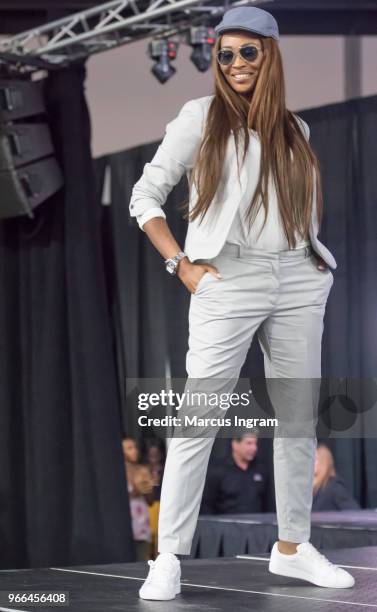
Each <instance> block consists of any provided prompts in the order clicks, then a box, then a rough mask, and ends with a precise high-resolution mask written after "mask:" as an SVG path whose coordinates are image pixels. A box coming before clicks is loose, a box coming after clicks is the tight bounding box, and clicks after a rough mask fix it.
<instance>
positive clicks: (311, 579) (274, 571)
mask: <svg viewBox="0 0 377 612" xmlns="http://www.w3.org/2000/svg"><path fill="white" fill-rule="evenodd" d="M268 570H269V571H270V572H271V574H276V575H278V576H285V577H287V578H297V579H298V580H306V581H307V582H311V583H312V584H315V585H316V586H319V587H324V588H328V589H349V588H351V587H353V584H350V585H348V586H339V585H338V586H335V585H333V584H323V583H320V582H319V581H318V580H316V579H315V578H314V577H313V576H308V575H307V574H306V573H304V572H300V570H296V571H295V573H294V574H293V573H290V572H289V571H284V570H280V569H279V570H278V569H277V568H276V566H275V564H274V563H270V564H269V566H268Z"/></svg>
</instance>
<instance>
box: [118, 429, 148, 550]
mask: <svg viewBox="0 0 377 612" xmlns="http://www.w3.org/2000/svg"><path fill="white" fill-rule="evenodd" d="M122 446H123V454H124V460H125V468H126V477H127V486H128V495H129V499H130V511H131V523H132V532H133V538H134V542H135V548H136V560H137V561H147V560H148V559H150V547H151V541H152V532H151V527H150V519H149V505H150V504H152V503H153V500H154V496H153V478H152V475H151V473H150V470H149V468H148V466H146V465H143V464H141V463H139V458H140V452H139V447H138V444H137V442H136V440H134V439H133V438H128V437H124V438H123V441H122Z"/></svg>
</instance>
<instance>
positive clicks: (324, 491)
mask: <svg viewBox="0 0 377 612" xmlns="http://www.w3.org/2000/svg"><path fill="white" fill-rule="evenodd" d="M359 509H360V505H359V504H358V502H357V501H356V499H354V497H353V496H352V495H351V493H350V492H349V491H348V489H347V486H346V484H345V482H344V480H343V479H342V478H341V477H340V476H338V475H337V473H336V470H335V465H334V458H333V455H332V452H331V450H330V449H329V448H328V447H327V446H326V445H325V444H318V446H317V450H316V457H315V465H314V485H313V505H312V512H319V511H322V510H359Z"/></svg>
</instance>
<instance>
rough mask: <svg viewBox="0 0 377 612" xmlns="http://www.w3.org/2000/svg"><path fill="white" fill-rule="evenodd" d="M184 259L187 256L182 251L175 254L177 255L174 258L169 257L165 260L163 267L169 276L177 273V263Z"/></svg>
mask: <svg viewBox="0 0 377 612" xmlns="http://www.w3.org/2000/svg"><path fill="white" fill-rule="evenodd" d="M184 257H187V254H186V253H184V252H183V251H179V253H177V255H175V256H174V257H170V258H168V259H165V267H166V270H167V271H168V272H169V273H170V274H176V273H177V267H178V263H179V262H180V261H181V259H183V258H184Z"/></svg>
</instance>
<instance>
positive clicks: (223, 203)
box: [129, 95, 337, 269]
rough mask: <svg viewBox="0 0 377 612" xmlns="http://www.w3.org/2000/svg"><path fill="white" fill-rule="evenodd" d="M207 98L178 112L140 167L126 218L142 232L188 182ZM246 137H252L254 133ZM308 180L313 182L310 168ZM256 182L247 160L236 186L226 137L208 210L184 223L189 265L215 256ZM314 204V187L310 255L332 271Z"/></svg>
mask: <svg viewBox="0 0 377 612" xmlns="http://www.w3.org/2000/svg"><path fill="white" fill-rule="evenodd" d="M212 98H213V95H210V96H204V97H202V98H194V99H192V100H189V101H188V102H186V103H185V104H184V105H183V106H182V108H181V110H180V111H179V113H178V115H177V116H176V117H175V118H174V119H173V120H172V121H170V122H169V123H168V124H167V125H166V130H165V136H164V138H163V140H162V142H161V144H160V145H159V147H158V149H157V151H156V153H155V155H154V157H153V159H152V161H151V162H149V163H146V164H145V166H144V169H143V174H142V176H141V177H140V179H139V180H138V181H137V182H136V183H135V184H134V186H133V189H132V195H131V199H130V204H129V210H130V215H131V216H132V217H136V219H137V222H138V224H139V227H140V228H141V229H142V230H143V225H144V223H146V221H149V219H152V218H153V217H163V218H165V219H166V215H165V213H164V211H163V209H162V207H163V205H164V204H165V202H166V199H167V196H168V195H169V193H170V192H171V190H172V189H173V187H174V186H175V185H177V184H178V183H179V181H180V179H181V177H182V176H183V174H184V173H186V176H187V179H188V178H189V173H190V170H191V169H192V168H193V166H194V162H195V158H196V155H197V152H198V150H199V147H200V143H201V141H202V137H203V134H204V127H205V120H206V115H207V112H208V108H209V104H210V102H211V100H212ZM295 117H296V118H297V119H298V121H299V125H300V127H301V129H302V130H303V132H304V134H305V136H306V139H307V140H309V134H310V130H309V126H308V124H307V123H306V122H305V121H304V120H303V119H301V117H298V115H295ZM250 132H252V133H254V134H255V132H254V130H250ZM248 153H249V152H248ZM253 169H254V171H253ZM313 176H314V178H315V170H314V168H313ZM257 181H258V176H257V171H256V170H255V164H250V163H248V158H247V157H246V159H245V163H244V164H243V165H242V168H241V169H240V180H238V174H237V159H236V147H235V141H234V138H233V134H230V137H229V141H228V144H227V150H226V154H225V160H224V166H223V172H222V176H221V180H220V182H219V185H218V188H217V190H216V193H215V196H214V199H213V200H212V202H211V206H210V207H209V209H208V211H207V213H206V215H205V217H204V219H203V220H202V222H201V223H200V224H199V221H200V216H199V217H197V218H196V219H195V220H194V221H189V222H188V228H187V233H186V239H185V244H184V251H185V253H186V254H187V255H188V258H189V259H190V261H195V260H196V259H209V258H212V257H215V256H216V255H217V254H218V253H219V251H220V250H221V248H222V246H223V244H224V242H225V240H226V237H227V234H228V232H229V229H230V226H231V224H232V221H233V218H234V215H235V213H236V210H237V208H238V206H239V204H240V202H241V200H242V198H247V199H248V201H251V195H252V193H253V189H255V187H256V184H257ZM197 195H198V194H197V191H196V189H195V185H194V186H193V187H192V190H191V192H190V194H189V210H192V209H193V207H194V206H195V203H196V202H197ZM315 201H316V185H315V181H314V187H313V205H312V216H311V223H310V228H309V237H310V242H311V244H312V247H313V249H314V251H315V252H316V253H317V254H318V255H320V257H322V258H323V259H324V261H325V262H326V263H327V264H328V265H329V266H330V268H333V269H335V268H336V267H337V264H336V261H335V258H334V256H333V255H332V254H331V253H330V251H329V250H328V249H327V247H326V246H325V245H324V244H322V243H321V242H320V241H319V240H318V237H317V234H318V229H319V228H318V218H317V207H316V204H315ZM143 231H144V230H143Z"/></svg>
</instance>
